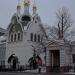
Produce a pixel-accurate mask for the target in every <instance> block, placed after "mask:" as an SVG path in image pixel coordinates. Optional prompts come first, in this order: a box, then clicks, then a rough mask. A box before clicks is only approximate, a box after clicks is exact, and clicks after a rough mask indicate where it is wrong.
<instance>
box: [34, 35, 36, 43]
mask: <svg viewBox="0 0 75 75" xmlns="http://www.w3.org/2000/svg"><path fill="white" fill-rule="evenodd" d="M34 42H36V34H35V35H34Z"/></svg>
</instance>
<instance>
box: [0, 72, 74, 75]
mask: <svg viewBox="0 0 75 75" xmlns="http://www.w3.org/2000/svg"><path fill="white" fill-rule="evenodd" d="M0 75H72V74H60V73H42V74H39V73H25V72H23V73H22V72H20V73H19V72H18V73H15V72H0ZM74 75H75V74H74Z"/></svg>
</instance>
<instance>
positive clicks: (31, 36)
mask: <svg viewBox="0 0 75 75" xmlns="http://www.w3.org/2000/svg"><path fill="white" fill-rule="evenodd" d="M31 41H33V33H31Z"/></svg>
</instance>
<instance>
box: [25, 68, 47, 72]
mask: <svg viewBox="0 0 75 75" xmlns="http://www.w3.org/2000/svg"><path fill="white" fill-rule="evenodd" d="M25 72H29V73H39V72H38V69H36V70H25ZM41 73H46V70H45V68H42V69H41Z"/></svg>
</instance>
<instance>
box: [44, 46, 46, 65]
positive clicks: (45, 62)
mask: <svg viewBox="0 0 75 75" xmlns="http://www.w3.org/2000/svg"><path fill="white" fill-rule="evenodd" d="M44 51H45V66H46V47H44Z"/></svg>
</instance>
